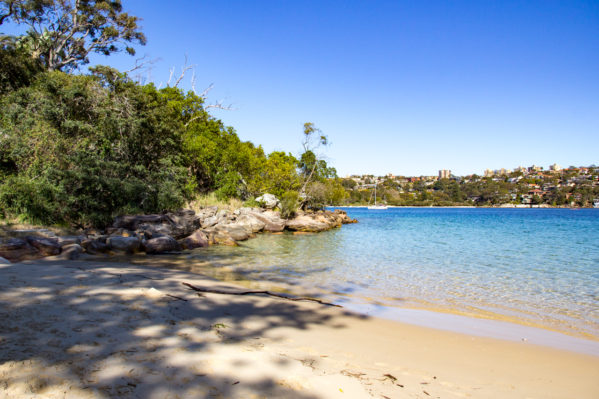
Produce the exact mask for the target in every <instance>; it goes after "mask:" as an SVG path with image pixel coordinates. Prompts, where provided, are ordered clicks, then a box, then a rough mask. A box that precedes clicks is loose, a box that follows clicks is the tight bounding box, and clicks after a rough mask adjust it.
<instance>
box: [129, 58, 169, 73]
mask: <svg viewBox="0 0 599 399" xmlns="http://www.w3.org/2000/svg"><path fill="white" fill-rule="evenodd" d="M158 61H160V58H153V59H148V55H147V54H146V55H144V56H143V57H140V58H137V59H136V60H135V65H134V66H133V68H131V69H128V70H126V71H123V72H124V73H131V72H133V71H137V70H139V69H142V68H145V67H146V66H147V65H153V64H155V63H157V62H158Z"/></svg>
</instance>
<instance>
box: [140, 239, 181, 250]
mask: <svg viewBox="0 0 599 399" xmlns="http://www.w3.org/2000/svg"><path fill="white" fill-rule="evenodd" d="M144 247H145V250H146V253H148V254H159V253H163V252H172V251H179V250H180V249H181V247H180V246H179V243H178V242H177V240H175V239H174V238H173V237H171V236H162V237H157V238H152V239H150V240H148V241H146V242H145V244H144Z"/></svg>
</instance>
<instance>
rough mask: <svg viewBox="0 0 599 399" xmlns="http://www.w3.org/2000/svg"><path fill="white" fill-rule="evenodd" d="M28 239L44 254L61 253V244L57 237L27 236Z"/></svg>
mask: <svg viewBox="0 0 599 399" xmlns="http://www.w3.org/2000/svg"><path fill="white" fill-rule="evenodd" d="M26 240H27V242H28V243H29V244H30V245H31V246H33V247H35V248H36V249H37V250H38V251H39V253H40V254H41V255H42V256H52V255H58V254H59V253H60V244H59V243H58V240H57V239H52V238H42V237H36V236H27V237H26Z"/></svg>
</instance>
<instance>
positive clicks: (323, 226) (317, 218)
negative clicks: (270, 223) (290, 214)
mask: <svg viewBox="0 0 599 399" xmlns="http://www.w3.org/2000/svg"><path fill="white" fill-rule="evenodd" d="M341 224H342V223H341V217H339V216H336V215H334V214H333V213H332V212H328V213H324V212H323V213H316V214H314V213H306V214H303V215H302V214H300V215H297V216H296V217H295V218H293V219H290V220H288V221H287V222H286V224H285V226H286V227H287V228H288V229H289V230H294V231H305V232H320V231H325V230H330V229H332V228H334V227H340V226H341Z"/></svg>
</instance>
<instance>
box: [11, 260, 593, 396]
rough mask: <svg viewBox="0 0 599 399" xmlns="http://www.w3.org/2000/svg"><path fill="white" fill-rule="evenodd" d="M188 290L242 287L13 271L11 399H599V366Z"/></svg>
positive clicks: (96, 273)
mask: <svg viewBox="0 0 599 399" xmlns="http://www.w3.org/2000/svg"><path fill="white" fill-rule="evenodd" d="M182 282H189V283H191V284H194V285H197V286H201V287H210V288H212V289H214V288H216V289H224V290H239V289H241V288H240V287H237V286H235V285H232V284H229V283H223V282H220V281H215V280H212V279H209V278H207V277H205V276H201V275H197V274H194V273H190V272H187V271H182V270H174V269H167V268H163V267H154V266H153V267H150V266H144V265H132V264H116V263H113V262H103V261H101V260H97V261H96V260H94V261H70V262H68V261H60V262H56V261H54V262H50V261H37V262H28V263H20V264H9V265H1V266H0V285H2V287H0V303H1V304H2V308H1V309H2V313H4V314H3V316H4V317H3V319H4V320H5V322H4V323H3V325H2V326H1V327H0V339H1V341H2V342H1V343H2V345H0V348H1V349H0V360H1V361H0V380H1V381H3V385H1V386H0V397H30V396H32V395H43V396H44V397H48V398H54V397H61V398H62V397H96V398H103V397H114V396H138V397H148V398H151V397H168V395H171V396H172V397H176V396H177V395H178V396H179V397H206V398H207V397H219V396H218V395H221V396H222V397H239V398H241V397H252V395H253V397H287V398H328V397H356V398H363V397H370V396H373V397H382V396H387V397H397V396H398V395H404V396H408V397H422V398H425V397H443V398H446V397H450V398H451V397H456V398H457V397H467V396H471V397H489V398H494V397H497V398H511V397H513V398H519V397H545V398H569V397H577V398H594V397H597V396H598V395H599V384H597V383H596V381H599V356H592V355H589V354H586V355H585V354H581V353H575V352H571V351H564V350H560V349H555V348H549V347H544V346H539V345H535V344H533V343H531V342H512V341H506V340H499V339H492V338H484V337H480V336H476V335H467V334H463V333H456V332H449V331H442V330H437V329H434V328H426V327H419V326H415V325H411V324H407V323H400V322H397V321H391V320H385V319H382V318H377V317H369V316H365V315H361V314H358V313H353V312H350V311H348V310H347V309H339V308H334V307H329V306H323V305H321V304H317V303H311V302H292V301H288V300H283V299H276V298H268V297H264V296H238V295H219V294H202V295H201V296H198V295H197V293H196V292H193V291H190V290H188V289H187V288H186V287H185V286H183V285H182V284H181V283H182ZM69 395H70V396H69Z"/></svg>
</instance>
